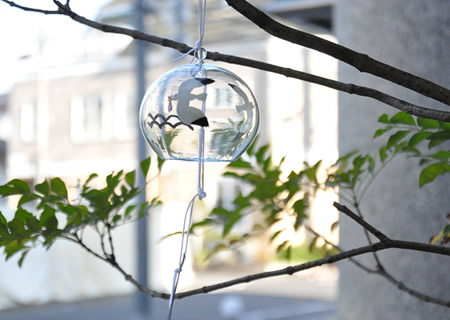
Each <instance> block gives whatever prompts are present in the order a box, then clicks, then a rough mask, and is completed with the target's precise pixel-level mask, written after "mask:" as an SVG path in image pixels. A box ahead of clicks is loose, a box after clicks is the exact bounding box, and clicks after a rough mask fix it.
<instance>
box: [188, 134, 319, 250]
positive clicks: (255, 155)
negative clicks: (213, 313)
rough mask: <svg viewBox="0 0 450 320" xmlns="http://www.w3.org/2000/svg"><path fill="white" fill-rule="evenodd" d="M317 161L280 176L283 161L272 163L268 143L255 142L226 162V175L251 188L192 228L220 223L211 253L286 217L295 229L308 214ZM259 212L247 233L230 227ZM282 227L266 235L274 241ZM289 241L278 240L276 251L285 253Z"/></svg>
mask: <svg viewBox="0 0 450 320" xmlns="http://www.w3.org/2000/svg"><path fill="white" fill-rule="evenodd" d="M320 163H321V162H320V161H319V162H317V163H316V164H314V165H313V166H309V165H308V164H307V163H306V162H305V163H304V164H303V168H302V170H300V171H299V172H294V171H292V172H291V173H290V174H289V175H288V177H283V174H282V170H281V166H282V165H283V160H281V161H280V163H278V164H276V165H275V164H274V163H273V159H272V156H271V154H270V151H269V146H267V145H266V146H262V147H260V148H259V149H256V148H255V143H254V144H253V145H252V146H251V147H250V148H249V149H248V150H247V152H246V154H245V156H244V157H241V158H240V159H238V160H236V161H234V162H232V163H230V164H229V165H228V166H227V171H226V172H225V173H224V176H226V177H232V178H234V179H237V180H239V181H240V182H243V183H244V184H245V185H247V187H248V188H249V189H250V190H251V191H250V192H248V193H246V194H244V193H243V192H239V194H238V195H237V197H236V198H235V199H234V201H233V208H232V209H229V208H228V209H227V208H225V207H217V208H215V209H213V210H212V212H211V213H210V215H209V216H208V217H207V218H206V219H204V220H202V221H200V222H198V223H196V224H194V225H193V226H192V228H193V229H196V228H198V227H207V226H220V227H221V229H222V231H221V238H222V239H221V241H220V242H219V243H217V244H216V246H215V247H214V249H213V250H212V252H210V253H209V254H208V257H210V256H211V255H212V254H215V253H217V252H218V251H221V250H226V249H229V248H233V247H234V246H236V245H240V244H242V243H243V242H245V241H246V240H247V239H249V238H250V237H251V236H255V235H258V234H261V233H262V232H265V231H266V230H271V228H270V227H271V226H273V225H275V224H276V223H277V222H279V221H280V220H281V219H285V218H286V216H289V217H291V219H292V221H293V226H292V227H293V228H294V230H298V229H299V228H300V227H301V225H302V223H303V221H304V220H305V219H306V218H307V217H308V208H309V199H310V198H311V196H312V195H313V194H314V192H315V191H316V190H317V189H318V188H319V187H320V184H319V182H318V178H317V170H318V168H319V166H320ZM255 212H257V213H260V214H261V215H262V217H263V218H262V219H261V221H258V223H255V224H254V225H253V228H252V230H251V231H250V233H244V234H242V235H238V234H236V233H233V232H232V230H233V227H234V226H235V225H236V224H237V223H239V221H241V220H242V219H243V218H244V217H245V216H247V215H248V214H251V213H255ZM284 230H285V229H279V230H276V231H273V233H272V234H271V235H270V239H271V241H273V240H275V239H276V238H277V237H278V236H279V235H280V234H281V233H282V232H283V231H284ZM290 250H291V244H290V243H289V242H288V241H284V242H283V243H281V244H280V245H279V246H278V248H277V252H278V253H279V254H284V255H288V256H289V252H290Z"/></svg>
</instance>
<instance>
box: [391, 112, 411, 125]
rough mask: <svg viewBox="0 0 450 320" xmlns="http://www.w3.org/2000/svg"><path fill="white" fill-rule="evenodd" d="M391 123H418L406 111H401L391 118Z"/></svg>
mask: <svg viewBox="0 0 450 320" xmlns="http://www.w3.org/2000/svg"><path fill="white" fill-rule="evenodd" d="M391 123H400V124H406V125H413V126H415V125H416V122H415V121H414V118H413V117H412V116H411V115H409V114H407V113H406V112H399V113H397V114H395V115H394V116H393V117H392V118H391Z"/></svg>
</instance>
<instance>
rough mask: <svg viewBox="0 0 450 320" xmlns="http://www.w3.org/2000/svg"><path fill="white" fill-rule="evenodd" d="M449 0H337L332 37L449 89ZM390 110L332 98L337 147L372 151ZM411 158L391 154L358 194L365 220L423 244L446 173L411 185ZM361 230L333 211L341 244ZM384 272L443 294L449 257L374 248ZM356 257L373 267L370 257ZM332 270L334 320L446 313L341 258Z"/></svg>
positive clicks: (375, 82) (444, 194) (446, 205)
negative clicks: (335, 275)
mask: <svg viewBox="0 0 450 320" xmlns="http://www.w3.org/2000/svg"><path fill="white" fill-rule="evenodd" d="M449 12H450V1H447V0H433V1H423V0H397V1H392V0H379V1H373V0H359V1H351V0H348V1H347V0H341V1H337V4H336V10H335V23H336V24H335V26H336V34H337V38H338V41H339V42H340V43H341V44H342V45H345V46H347V47H350V48H352V49H355V50H357V51H360V52H364V53H367V54H369V55H370V56H371V57H373V58H376V59H379V60H381V61H384V62H386V63H388V64H391V65H393V66H395V67H398V68H401V69H404V70H406V71H409V72H411V73H414V74H417V75H419V76H422V77H424V78H427V79H430V80H432V81H434V82H436V83H439V84H441V85H443V86H445V87H447V88H448V87H450V74H449V72H448V68H449V66H450V54H449V52H450V41H449V34H450V16H449ZM339 78H340V80H341V81H344V82H352V83H357V84H362V85H366V86H371V87H374V88H377V89H379V90H381V91H385V92H388V93H390V94H392V95H394V96H396V97H399V98H402V99H406V100H410V101H411V102H413V103H416V104H419V105H424V106H428V107H436V108H445V109H447V110H448V106H447V107H444V106H443V105H441V104H439V103H437V102H434V101H433V100H431V99H426V98H424V97H421V96H420V95H418V94H415V93H414V92H411V91H408V90H406V89H403V88H401V87H399V86H396V85H394V84H392V83H389V82H387V81H383V80H380V79H377V78H375V77H372V76H370V75H363V74H359V73H358V72H357V71H355V70H354V69H352V68H351V67H348V66H346V65H343V64H341V65H340V71H339ZM385 112H388V113H390V114H393V113H395V112H396V110H394V109H392V108H389V107H386V106H383V105H381V104H380V103H378V102H375V101H371V100H370V99H367V98H359V97H355V96H350V95H347V94H340V97H339V150H340V154H344V153H346V152H349V151H351V150H354V149H359V150H361V151H363V152H368V151H376V150H377V146H379V145H380V142H381V140H380V141H378V139H377V140H375V141H374V140H372V135H373V133H374V132H375V130H376V129H377V128H378V127H379V125H378V124H377V118H378V116H380V115H381V114H382V113H385ZM419 172H420V170H419V169H418V161H417V160H415V159H407V158H405V157H399V158H397V159H395V160H394V161H393V162H392V163H390V164H389V165H388V167H387V168H386V169H385V170H384V171H383V172H382V174H381V175H380V176H379V177H378V178H377V179H376V181H375V183H374V184H373V185H372V186H371V187H370V189H369V190H368V192H367V193H366V196H365V198H364V200H363V205H362V210H363V212H364V214H365V218H366V219H367V220H368V221H369V222H370V223H371V224H373V225H374V226H376V227H377V228H379V229H381V230H382V231H383V232H385V233H386V234H387V235H388V236H390V237H392V238H397V239H404V240H410V241H422V242H427V241H428V240H429V238H430V237H431V236H432V235H434V234H435V233H437V232H438V231H439V229H440V228H442V227H443V226H444V225H445V216H446V214H447V213H448V212H449V209H450V196H449V194H450V179H449V176H448V175H446V176H441V177H439V178H438V179H436V180H435V182H434V183H432V184H431V185H426V186H425V187H423V188H421V189H419V187H418V176H419ZM366 243H367V242H366V240H365V237H364V235H363V233H362V231H361V228H360V227H359V226H358V225H356V224H355V223H354V222H352V221H350V220H349V219H348V218H346V217H343V216H341V245H342V247H343V248H347V249H349V248H353V247H357V246H360V245H364V244H366ZM379 255H380V257H381V260H382V262H383V263H384V265H385V267H386V268H387V270H388V271H389V272H391V273H392V274H393V275H394V276H395V277H397V278H398V279H399V280H401V281H402V282H403V283H404V284H405V285H408V286H410V287H412V288H414V289H416V290H418V291H420V292H423V293H425V294H428V295H431V296H435V297H439V298H441V299H444V300H449V299H450V291H449V288H450V277H449V275H448V265H449V258H448V257H443V256H437V255H432V254H426V253H417V252H412V251H404V250H389V251H387V252H381V253H380V254H379ZM360 260H361V261H363V262H366V263H370V264H372V265H374V261H373V257H372V256H371V255H366V256H364V257H362V258H360ZM339 268H340V284H339V319H365V320H370V319H409V320H411V319H447V318H448V314H449V309H448V308H445V307H442V306H437V305H434V304H431V303H426V302H423V301H420V300H417V299H416V298H414V297H411V296H410V295H408V294H407V293H405V292H402V291H399V289H397V288H396V287H395V286H393V285H392V284H391V283H389V282H388V281H387V280H385V279H384V278H381V277H379V276H377V275H370V274H367V273H365V272H364V271H362V270H360V269H358V268H357V267H355V266H354V265H352V264H350V263H349V262H343V263H341V264H340V265H339Z"/></svg>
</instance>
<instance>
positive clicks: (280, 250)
mask: <svg viewBox="0 0 450 320" xmlns="http://www.w3.org/2000/svg"><path fill="white" fill-rule="evenodd" d="M288 244H289V242H288V241H287V240H286V241H284V242H283V243H281V244H280V245H278V247H277V254H280V253H281V252H282V251H283V250H284V248H286V246H287V245H288Z"/></svg>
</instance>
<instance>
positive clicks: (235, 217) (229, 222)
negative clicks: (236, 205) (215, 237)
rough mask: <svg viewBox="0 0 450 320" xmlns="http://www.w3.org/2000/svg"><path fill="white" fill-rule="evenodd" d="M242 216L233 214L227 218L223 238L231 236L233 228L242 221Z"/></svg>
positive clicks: (236, 213)
mask: <svg viewBox="0 0 450 320" xmlns="http://www.w3.org/2000/svg"><path fill="white" fill-rule="evenodd" d="M241 217H242V215H241V214H240V213H239V212H236V211H234V212H231V214H230V215H228V216H226V218H225V223H224V225H223V231H222V237H223V238H225V237H226V236H227V235H229V234H230V232H231V229H233V226H234V225H235V224H236V222H238V221H239V220H240V219H241Z"/></svg>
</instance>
